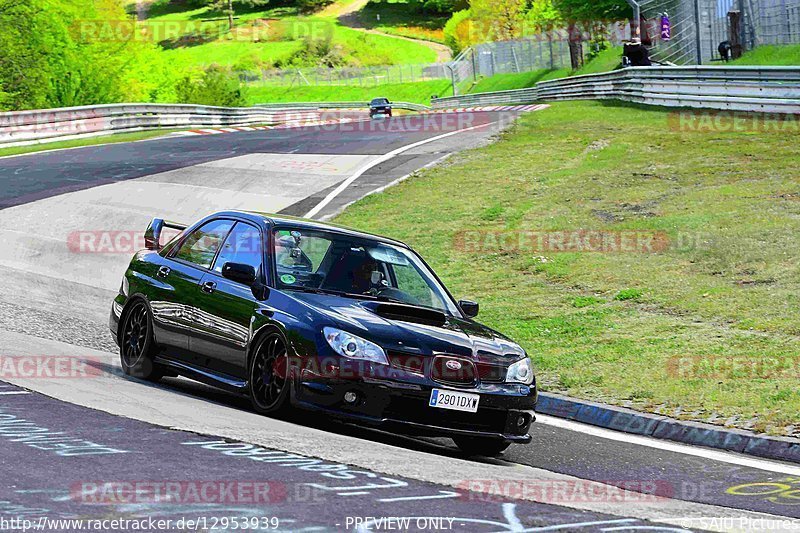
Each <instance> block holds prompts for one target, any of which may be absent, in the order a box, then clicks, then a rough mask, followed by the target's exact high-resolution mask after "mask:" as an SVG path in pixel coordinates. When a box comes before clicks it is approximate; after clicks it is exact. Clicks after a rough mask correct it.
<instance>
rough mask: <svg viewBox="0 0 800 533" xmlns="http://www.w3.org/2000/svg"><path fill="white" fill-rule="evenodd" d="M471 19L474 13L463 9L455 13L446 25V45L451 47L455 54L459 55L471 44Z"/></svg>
mask: <svg viewBox="0 0 800 533" xmlns="http://www.w3.org/2000/svg"><path fill="white" fill-rule="evenodd" d="M471 17H472V12H471V11H470V10H469V9H462V10H461V11H456V12H455V13H453V16H452V17H450V20H448V21H447V24H445V25H444V44H446V45H447V46H449V47H450V49H451V50H452V51H453V53H454V54H458V53H459V52H460V51H461V50H463V49H464V48H466V47H468V46H469V45H470V44H471V42H470V33H471V32H470V23H471Z"/></svg>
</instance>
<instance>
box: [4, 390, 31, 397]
mask: <svg viewBox="0 0 800 533" xmlns="http://www.w3.org/2000/svg"><path fill="white" fill-rule="evenodd" d="M14 394H30V392H28V391H24V390H12V391H6V392H0V396H12V395H14Z"/></svg>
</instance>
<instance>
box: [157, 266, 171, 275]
mask: <svg viewBox="0 0 800 533" xmlns="http://www.w3.org/2000/svg"><path fill="white" fill-rule="evenodd" d="M170 272H172V269H170V268H169V267H168V266H162V267H161V268H159V269H158V276H159V277H161V278H166V277H167V276H169V273H170Z"/></svg>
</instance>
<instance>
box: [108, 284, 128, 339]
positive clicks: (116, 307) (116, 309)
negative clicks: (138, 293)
mask: <svg viewBox="0 0 800 533" xmlns="http://www.w3.org/2000/svg"><path fill="white" fill-rule="evenodd" d="M125 301H126V298H125V296H123V295H121V294H119V295H117V297H116V298H114V301H113V302H111V313H110V315H109V317H108V329H109V330H110V331H111V337H113V339H114V342H115V343H117V346H119V321H120V318H121V317H122V308H123V307H124V306H125Z"/></svg>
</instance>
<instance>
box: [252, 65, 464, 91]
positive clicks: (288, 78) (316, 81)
mask: <svg viewBox="0 0 800 533" xmlns="http://www.w3.org/2000/svg"><path fill="white" fill-rule="evenodd" d="M239 77H240V79H241V80H242V81H244V82H245V83H247V84H248V85H273V86H281V87H303V86H318V85H329V86H334V87H375V86H378V85H388V84H396V83H412V82H421V81H433V80H449V79H450V74H449V70H448V69H447V64H446V63H431V64H423V65H389V66H378V67H342V68H297V69H284V70H262V71H260V72H252V71H251V72H240V73H239Z"/></svg>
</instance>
